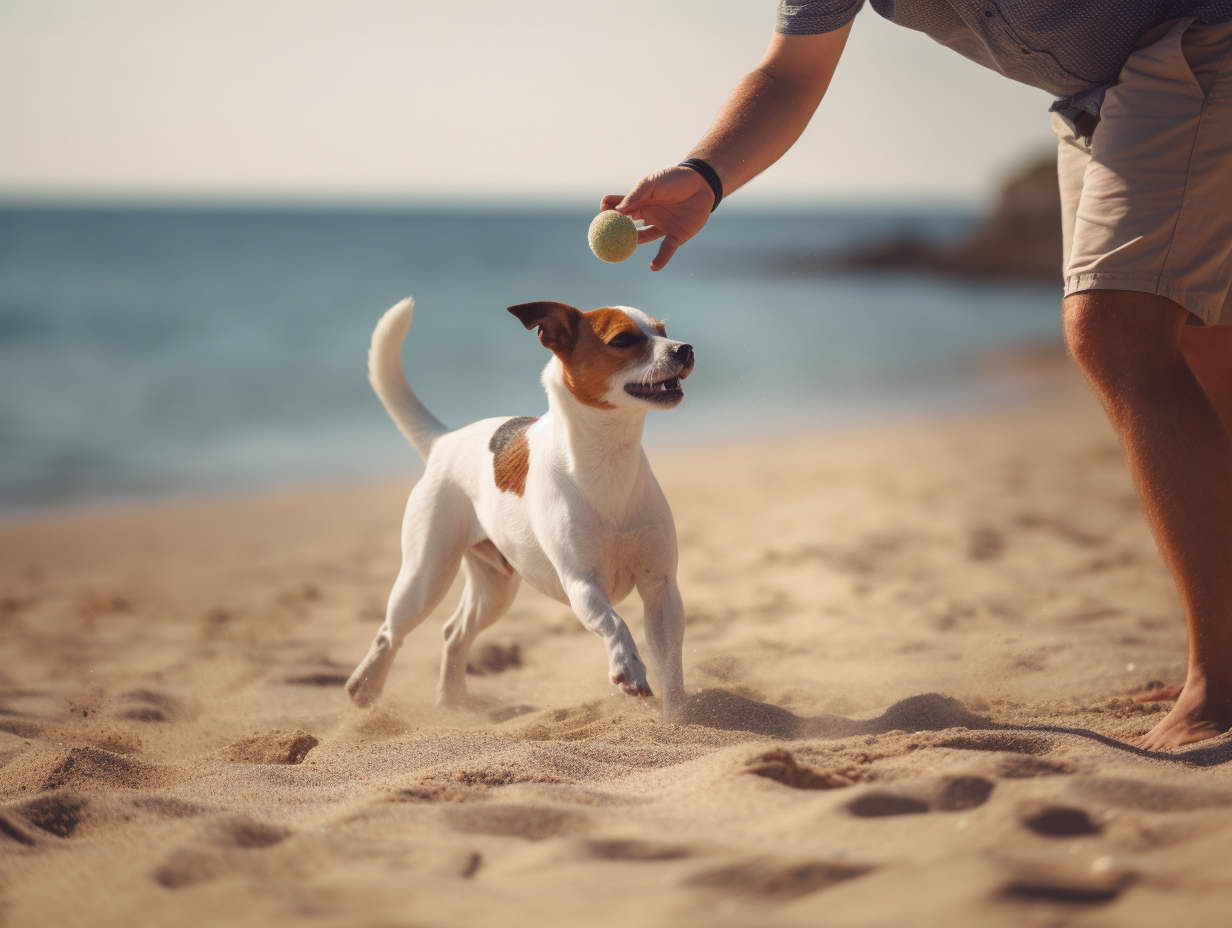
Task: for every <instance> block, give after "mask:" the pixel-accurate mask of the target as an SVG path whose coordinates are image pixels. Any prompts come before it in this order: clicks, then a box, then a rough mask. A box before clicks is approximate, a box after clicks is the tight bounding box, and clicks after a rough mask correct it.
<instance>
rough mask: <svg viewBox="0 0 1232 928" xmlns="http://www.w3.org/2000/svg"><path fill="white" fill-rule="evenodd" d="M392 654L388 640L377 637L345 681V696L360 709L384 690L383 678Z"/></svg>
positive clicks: (386, 674) (382, 636)
mask: <svg viewBox="0 0 1232 928" xmlns="http://www.w3.org/2000/svg"><path fill="white" fill-rule="evenodd" d="M393 652H394V649H393V648H392V647H391V646H390V643H389V639H388V638H386V637H385V636H384V635H377V638H376V641H374V642H373V643H372V647H371V648H370V649H369V650H368V654H367V656H366V657H365V658H364V659H363V660H362V661H361V662H360V664H359V666H358V667H356V668H355V672H354V673H353V674H351V678H350V679H349V680H347V682H346V691H347V694H348V695H349V696H350V697H351V701H352V702H353V703H355V705H357V706H359V707H360V708H361V709H366V708H367V707H368V706H370V705H372V704H373V703H374V702H376V699H377V697H378V696H380V695H381V691H382V690H383V689H385V678H386V677H387V676H389V667H390V664H391V663H392V662H393V659H394V653H393Z"/></svg>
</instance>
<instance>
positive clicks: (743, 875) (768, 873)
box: [684, 857, 873, 902]
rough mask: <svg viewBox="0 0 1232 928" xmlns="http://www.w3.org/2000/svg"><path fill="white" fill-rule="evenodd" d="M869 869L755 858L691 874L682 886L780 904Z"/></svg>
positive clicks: (841, 881)
mask: <svg viewBox="0 0 1232 928" xmlns="http://www.w3.org/2000/svg"><path fill="white" fill-rule="evenodd" d="M872 869H873V868H872V867H870V866H865V865H861V864H846V863H842V864H840V863H829V862H823V861H789V860H778V859H774V858H768V857H764V858H763V857H759V858H752V859H750V860H746V861H742V862H740V863H735V864H725V865H723V866H721V867H715V868H713V869H709V870H703V871H702V872H700V873H694V874H692V875H691V876H689V877H687V878H686V879H685V880H684V883H685V885H686V886H696V887H699V888H703V889H708V890H718V891H720V892H726V893H731V894H733V895H739V896H751V897H755V898H759V899H763V900H766V901H777V902H781V901H786V900H789V899H796V898H798V897H800V896H806V895H808V894H809V893H815V892H817V891H819V890H822V889H827V888H829V887H831V886H835V885H837V884H839V883H843V882H846V881H847V880H851V879H854V878H855V877H858V876H863V875H864V874H866V873H868V872H869V871H871V870H872Z"/></svg>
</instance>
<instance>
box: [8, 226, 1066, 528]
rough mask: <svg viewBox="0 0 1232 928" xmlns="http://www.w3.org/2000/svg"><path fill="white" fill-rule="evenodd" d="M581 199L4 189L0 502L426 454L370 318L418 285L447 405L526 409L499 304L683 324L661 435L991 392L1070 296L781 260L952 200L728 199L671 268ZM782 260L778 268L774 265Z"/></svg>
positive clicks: (749, 433)
mask: <svg viewBox="0 0 1232 928" xmlns="http://www.w3.org/2000/svg"><path fill="white" fill-rule="evenodd" d="M591 215H592V211H590V210H588V209H586V208H583V207H580V206H579V207H578V208H574V209H565V208H561V209H558V210H554V211H543V210H539V211H532V210H520V209H515V208H512V207H507V208H500V209H495V208H494V209H483V208H479V207H476V206H473V205H472V206H460V207H456V208H447V207H443V206H439V205H438V206H434V207H431V208H427V207H425V208H417V209H416V208H409V207H408V208H396V209H395V208H389V209H370V208H342V207H338V208H323V207H314V208H308V207H303V208H291V207H279V208H272V207H271V208H258V207H252V206H249V207H204V206H196V207H173V206H159V207H144V208H125V207H118V206H112V207H71V206H63V205H61V206H54V207H49V206H40V207H26V206H9V207H0V513H3V514H7V515H10V516H11V515H13V514H16V513H24V512H29V511H31V510H40V509H46V508H48V507H56V506H63V505H68V504H74V503H81V502H107V501H113V500H120V499H131V498H145V497H161V496H172V495H175V496H180V495H193V494H206V493H217V492H227V491H248V490H254V489H259V488H263V487H268V486H273V485H277V484H280V483H289V482H295V483H301V482H316V481H335V480H356V479H363V478H367V477H374V476H386V475H396V474H406V475H408V476H409V475H411V474H413V473H415V472H416V469H417V467H418V462H417V459H416V458H415V455H414V452H413V451H411V450H410V449H409V447H408V446H407V445H406V444H405V442H404V441H403V439H402V438H401V436H400V435H399V434H398V433H397V432H396V431H395V430H394V427H393V426H392V425H391V424H390V422H389V420H388V419H387V417H386V415H385V413H384V412H383V410H382V409H381V408H380V406H379V404H378V403H377V401H376V399H375V397H374V396H373V395H372V392H371V390H370V389H369V387H368V385H367V381H366V370H365V356H366V352H367V345H368V339H369V336H370V334H371V331H372V326H373V323H374V322H375V321H376V319H377V318H378V316H379V315H380V314H381V312H382V311H384V310H385V309H386V308H387V307H388V306H390V305H391V304H392V303H394V302H395V301H396V300H398V299H400V298H402V297H403V296H406V295H408V294H409V295H413V296H414V297H415V299H416V303H417V311H416V317H415V325H414V329H413V331H412V333H411V336H410V339H409V343H408V346H407V348H406V352H405V358H406V362H407V369H408V372H409V378H410V380H411V383H412V384H413V386H414V388H415V390H416V391H417V393H418V394H419V396H420V397H421V398H422V399H423V400H424V402H425V403H426V404H427V405H428V407H429V408H431V409H432V410H433V411H434V412H435V413H436V414H437V416H438V417H439V418H441V419H442V420H443V421H444V422H446V423H447V424H462V423H465V422H467V421H470V420H472V419H476V418H481V417H484V416H492V415H501V414H508V415H534V414H537V413H539V412H540V411H542V409H543V407H544V397H543V394H542V390H541V388H540V386H539V383H538V375H539V371H540V369H541V368H542V366H543V364H544V362H545V360H546V356H545V352H544V349H543V348H542V347H540V345H539V344H538V341H537V339H536V338H535V337H534V335H533V333H529V332H527V331H525V330H524V329H523V328H522V326H521V325H520V324H519V323H518V322H517V320H516V319H514V318H513V317H512V316H510V315H509V314H508V313H506V312H505V308H506V307H507V306H509V305H511V304H515V303H521V302H527V301H531V300H560V301H563V302H568V303H572V304H574V305H576V306H579V307H582V308H591V307H596V306H603V305H612V304H625V305H633V306H638V307H640V308H642V309H644V310H646V311H647V312H649V313H651V314H653V315H655V316H657V317H659V318H661V319H664V320H666V321H667V324H668V329H669V332H670V334H671V335H672V336H673V337H675V338H680V339H683V340H686V341H688V342H691V343H692V344H693V345H694V346H695V348H696V352H697V359H698V361H697V368H696V371H695V373H694V374H693V376H692V377H691V378H690V379H689V380H688V382H687V384H686V400H685V402H684V404H683V405H682V406H680V407H679V408H677V409H676V410H674V411H671V412H662V413H652V414H651V415H650V416H649V422H648V430H647V431H648V438H647V440H648V443H649V444H650V445H651V447H655V446H658V447H662V446H664V445H668V444H672V443H685V442H697V441H707V440H712V439H721V440H726V439H741V438H746V437H756V436H758V435H765V434H769V433H773V432H780V431H784V430H797V429H813V428H821V427H829V426H833V425H835V424H840V423H850V422H855V421H863V420H868V419H871V418H875V417H884V416H887V415H903V414H913V413H917V412H927V411H931V410H936V409H952V408H957V407H962V406H969V405H973V404H980V403H986V402H989V401H991V400H995V399H996V398H997V397H998V393H997V391H998V390H999V389H1001V388H999V387H998V386H997V382H996V381H995V380H989V379H988V378H986V377H980V376H977V375H976V371H977V370H978V368H979V365H978V360H979V358H980V357H982V356H983V355H985V354H986V353H987V352H989V351H992V350H999V349H1003V348H1007V347H1010V346H1013V345H1014V344H1015V343H1019V342H1022V341H1024V340H1032V341H1034V340H1039V339H1042V338H1055V337H1056V334H1057V321H1056V319H1057V308H1056V307H1057V298H1058V295H1059V293H1058V288H1057V287H1056V286H1053V285H1044V284H1040V285H1004V284H974V283H969V282H958V281H953V280H944V279H940V278H932V277H927V276H920V275H910V274H894V273H886V272H875V271H862V272H859V273H838V272H833V271H824V270H818V271H816V272H813V273H799V272H798V270H796V269H795V268H796V267H797V265H798V264H799V262H797V261H796V260H795V259H797V258H799V257H801V256H808V255H812V254H817V253H822V252H836V251H843V250H845V249H848V248H850V247H852V246H854V245H856V244H859V243H862V242H873V241H878V240H881V239H884V238H887V237H894V236H898V235H901V234H903V233H904V232H910V233H912V234H916V235H922V236H925V237H928V238H931V239H935V240H945V239H953V238H955V237H958V236H961V235H962V234H963V233H964V232H965V231H966V230H967V229H969V228H970V226H971V224H972V223H973V221H974V217H973V216H972V215H971V214H970V213H968V212H964V211H961V210H950V209H936V208H932V209H924V208H916V209H910V210H898V209H889V208H885V207H875V208H874V207H869V208H858V207H844V208H841V209H840V208H832V209H816V208H807V209H806V208H799V209H781V210H778V211H764V210H762V211H758V210H752V209H745V210H741V209H737V208H734V207H733V208H729V207H728V206H727V205H725V206H724V209H723V210H722V211H720V212H719V213H717V214H716V215H715V217H714V218H713V219H712V220H711V222H710V224H709V225H708V226H707V228H706V229H705V230H704V231H703V233H702V235H701V236H700V237H699V238H697V239H696V240H694V241H693V242H690V243H689V244H688V245H687V246H686V247H685V248H684V249H682V250H681V251H680V252H679V254H678V255H677V256H676V258H675V259H674V260H673V262H672V263H671V265H670V266H669V268H668V269H667V270H665V271H662V272H658V273H651V272H650V271H648V270H647V267H646V265H647V264H648V263H649V260H650V257H651V255H652V253H653V249H654V248H655V247H657V246H654V245H647V246H643V247H642V248H640V249H639V250H638V253H637V254H636V255H635V256H634V257H633V258H632V259H630V260H629V261H627V262H625V263H623V264H619V265H610V264H604V263H602V262H600V261H598V260H596V259H595V258H594V257H593V256H592V255H591V254H590V252H589V250H588V249H587V245H586V229H587V225H588V223H589V221H590V218H591ZM788 266H791V267H792V268H793V269H792V270H785V269H784V268H786V267H788Z"/></svg>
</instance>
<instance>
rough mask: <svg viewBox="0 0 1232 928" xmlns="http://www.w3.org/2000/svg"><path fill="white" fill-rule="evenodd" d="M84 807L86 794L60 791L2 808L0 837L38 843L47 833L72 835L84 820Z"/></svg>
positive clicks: (64, 836)
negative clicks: (79, 794)
mask: <svg viewBox="0 0 1232 928" xmlns="http://www.w3.org/2000/svg"><path fill="white" fill-rule="evenodd" d="M85 807H86V800H85V798H84V797H82V796H77V795H74V794H72V793H59V794H56V795H52V796H41V797H39V798H38V799H32V800H30V801H29V802H24V803H22V804H20V805H17V806H10V807H8V808H7V809H0V838H7V839H8V840H10V841H15V842H16V843H17V844H21V845H24V846H26V847H35V846H37V845H38V844H39V843H40V842H41V838H42V837H43V836H44V835H53V836H55V837H56V838H68V837H71V836H72V834H73V832H75V831H76V830H77V826H78V825H80V824H81V822H82V818H83V810H84V809H85Z"/></svg>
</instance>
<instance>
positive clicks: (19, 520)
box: [0, 339, 1066, 532]
mask: <svg viewBox="0 0 1232 928" xmlns="http://www.w3.org/2000/svg"><path fill="white" fill-rule="evenodd" d="M1065 364H1066V355H1065V350H1064V347H1063V346H1062V345H1061V344H1060V343H1059V342H1054V341H1047V340H1046V341H1041V340H1038V339H1024V340H1023V341H1021V342H1020V343H1018V344H1016V345H1012V346H1009V347H1006V348H1004V349H1000V350H993V351H986V352H983V353H981V354H980V355H979V356H977V357H975V358H972V359H970V361H969V362H967V363H966V364H965V365H964V366H963V367H962V369H961V371H962V372H961V374H960V375H959V376H956V377H952V378H949V382H947V383H945V384H942V383H939V382H935V383H932V384H931V387H932V389H933V396H932V400H931V401H930V402H929V403H927V404H926V405H925V406H924V407H923V408H919V407H916V406H912V405H911V404H908V403H907V402H906V399H905V396H902V395H900V396H898V397H897V402H890V403H881V404H874V405H875V406H876V410H875V411H868V412H865V413H863V414H860V413H853V412H851V411H848V412H847V413H844V414H840V415H833V414H831V415H830V416H829V418H827V419H825V420H824V421H814V422H813V423H811V424H810V423H808V422H807V421H806V419H805V418H804V417H803V416H801V415H795V416H793V417H790V418H789V419H784V420H783V421H776V420H770V421H768V422H767V423H764V424H763V425H762V427H761V428H760V429H756V428H755V429H749V428H745V429H743V430H742V431H741V433H740V436H739V437H735V438H731V437H720V438H711V437H701V435H700V432H701V429H700V427H699V428H698V429H696V430H695V432H689V433H687V434H686V435H685V437H683V438H681V439H676V440H673V439H671V438H667V439H666V440H664V439H663V438H659V439H658V440H653V439H652V440H650V441H648V442H646V443H645V446H646V448H647V451H648V453H650V454H652V455H654V456H656V457H657V456H658V455H662V454H668V455H671V454H687V453H689V452H690V451H704V450H706V449H707V448H710V447H712V446H718V447H724V446H728V445H733V444H734V445H741V444H745V443H748V442H778V441H783V440H785V439H786V440H790V439H792V438H794V437H797V436H810V435H827V436H842V435H847V434H851V433H858V432H861V431H864V430H869V429H873V430H876V429H893V428H897V427H900V426H902V425H910V424H912V423H915V422H921V421H928V420H937V421H948V420H951V419H955V418H964V417H969V416H979V415H983V414H987V413H989V412H992V411H995V410H999V409H1000V410H1007V411H1012V410H1014V409H1016V408H1020V407H1023V406H1026V405H1030V404H1032V403H1036V402H1039V401H1040V400H1041V399H1042V398H1044V397H1046V396H1047V395H1048V394H1049V393H1050V392H1051V391H1054V390H1055V389H1057V388H1058V384H1059V383H1060V382H1061V381H1062V380H1063V379H1064V376H1065V375H1064V367H1065ZM973 385H974V387H975V389H976V390H978V391H979V395H978V396H974V397H972V396H966V397H961V398H960V397H959V395H958V394H960V393H962V392H963V391H964V390H965V389H967V388H970V387H971V386H973ZM390 428H391V429H392V426H390ZM408 461H409V463H410V465H411V466H409V467H408V468H406V470H405V471H404V472H397V471H395V470H394V469H393V468H392V467H391V468H390V469H389V470H382V471H379V472H374V473H371V474H367V475H357V476H352V477H336V478H331V477H325V478H319V479H318V478H304V479H291V480H282V481H279V480H277V479H276V478H273V477H271V478H269V479H268V480H257V481H255V482H253V483H251V484H248V485H245V486H240V487H233V488H215V489H210V488H203V489H187V488H181V489H177V490H164V491H156V492H154V491H152V492H145V493H132V494H114V495H105V494H104V495H98V496H95V497H94V498H90V499H82V500H75V499H74V500H68V501H65V502H54V501H45V502H40V503H30V504H24V505H11V506H8V507H2V506H0V532H2V531H3V530H4V529H8V528H13V527H19V526H21V525H24V524H27V523H31V522H42V521H46V520H60V519H73V518H76V517H78V516H81V517H89V516H91V515H94V514H98V515H107V514H116V513H121V512H124V511H128V510H136V509H145V508H150V509H159V510H162V509H166V510H175V509H177V508H181V507H187V508H193V507H198V506H204V507H209V506H214V505H219V504H225V503H227V502H229V501H232V500H236V501H238V500H258V499H260V498H262V497H264V496H267V495H282V494H288V493H289V494H313V493H339V492H347V491H354V490H362V489H363V488H365V487H370V486H382V485H387V484H397V485H400V486H401V485H409V483H410V482H413V481H414V480H416V479H418V476H419V474H420V473H421V472H422V464H421V462H420V461H419V458H418V456H416V455H414V454H413V453H412V454H411V456H410V457H409V458H408Z"/></svg>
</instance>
